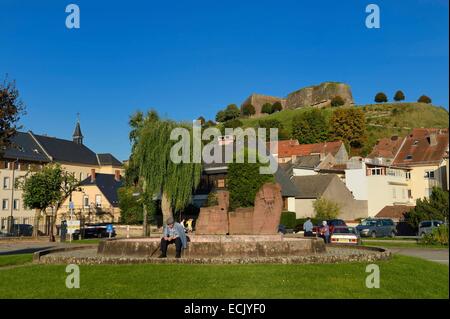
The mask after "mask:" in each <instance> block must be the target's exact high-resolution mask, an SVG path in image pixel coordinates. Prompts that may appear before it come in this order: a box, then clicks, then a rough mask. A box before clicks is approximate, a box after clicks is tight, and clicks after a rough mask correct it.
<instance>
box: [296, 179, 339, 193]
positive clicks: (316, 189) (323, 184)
mask: <svg viewBox="0 0 450 319" xmlns="http://www.w3.org/2000/svg"><path fill="white" fill-rule="evenodd" d="M335 178H336V179H338V180H339V177H338V176H337V175H335V174H326V175H308V176H293V177H292V178H291V181H292V182H293V183H294V185H295V186H296V187H297V189H298V198H318V197H320V196H322V195H323V193H324V192H325V191H326V189H327V188H328V186H329V185H330V183H331V182H332V181H333V179H335Z"/></svg>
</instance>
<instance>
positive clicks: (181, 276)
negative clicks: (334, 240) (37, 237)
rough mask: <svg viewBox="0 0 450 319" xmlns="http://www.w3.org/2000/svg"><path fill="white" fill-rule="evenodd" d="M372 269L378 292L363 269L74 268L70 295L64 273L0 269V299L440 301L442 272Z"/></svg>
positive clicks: (407, 260)
mask: <svg viewBox="0 0 450 319" xmlns="http://www.w3.org/2000/svg"><path fill="white" fill-rule="evenodd" d="M377 264H378V265H379V266H380V273H381V288H380V289H368V288H366V287H365V278H366V276H367V273H366V272H365V269H366V264H364V263H347V264H324V265H97V266H81V267H80V271H81V273H80V274H81V288H80V289H72V290H71V289H67V288H66V287H65V280H66V275H67V274H66V273H65V266H62V265H33V266H25V267H20V268H14V269H4V270H0V283H1V286H2V289H0V299H1V298H200V299H201V298H448V280H449V277H448V267H447V266H444V265H440V264H437V263H432V262H428V261H425V260H421V259H417V258H412V257H405V256H394V257H393V259H392V260H389V261H380V262H377ZM4 287H7V289H4Z"/></svg>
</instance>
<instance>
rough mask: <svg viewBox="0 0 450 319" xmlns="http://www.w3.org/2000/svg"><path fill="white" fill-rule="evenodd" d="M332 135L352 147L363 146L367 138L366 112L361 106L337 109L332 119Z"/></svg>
mask: <svg viewBox="0 0 450 319" xmlns="http://www.w3.org/2000/svg"><path fill="white" fill-rule="evenodd" d="M330 137H331V139H333V140H342V141H344V142H346V143H347V144H348V145H350V146H351V147H355V148H361V147H363V145H364V143H365V142H366V140H367V136H366V119H365V116H364V112H363V111H362V110H361V109H359V108H340V109H337V110H335V111H334V112H333V115H332V117H331V120H330Z"/></svg>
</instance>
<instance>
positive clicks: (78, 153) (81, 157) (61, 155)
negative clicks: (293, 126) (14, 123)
mask: <svg viewBox="0 0 450 319" xmlns="http://www.w3.org/2000/svg"><path fill="white" fill-rule="evenodd" d="M33 135H34V136H35V138H36V139H37V141H38V142H39V144H40V145H41V146H42V147H43V148H44V149H45V150H46V152H47V153H48V154H49V155H50V156H51V157H52V159H53V160H54V161H57V162H65V163H74V164H75V163H76V164H86V165H98V164H99V163H98V161H97V155H96V154H95V153H94V152H93V151H91V150H90V149H89V148H87V147H86V146H84V145H83V144H77V143H75V142H73V141H68V140H63V139H59V138H55V137H48V136H44V135H36V134H33Z"/></svg>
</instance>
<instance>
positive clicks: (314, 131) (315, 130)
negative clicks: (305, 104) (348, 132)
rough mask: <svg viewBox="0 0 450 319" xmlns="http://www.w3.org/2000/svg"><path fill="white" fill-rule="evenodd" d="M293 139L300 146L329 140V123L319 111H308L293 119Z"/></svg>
mask: <svg viewBox="0 0 450 319" xmlns="http://www.w3.org/2000/svg"><path fill="white" fill-rule="evenodd" d="M292 137H293V138H295V139H297V140H298V142H299V143H300V144H312V143H320V142H324V141H326V140H327V138H328V121H327V119H326V117H325V115H324V114H323V112H321V111H320V110H318V109H313V110H311V111H306V112H303V113H300V114H298V115H296V116H295V117H294V118H293V119H292Z"/></svg>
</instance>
